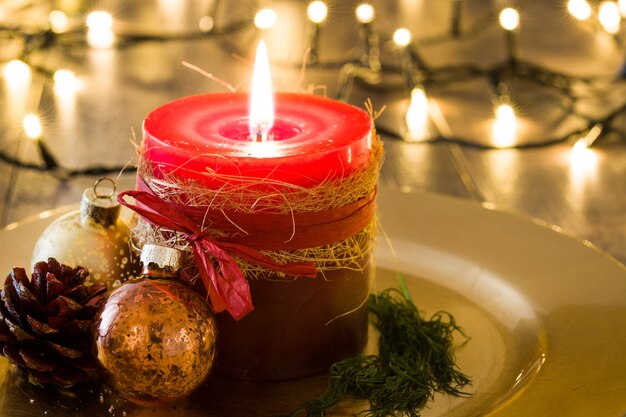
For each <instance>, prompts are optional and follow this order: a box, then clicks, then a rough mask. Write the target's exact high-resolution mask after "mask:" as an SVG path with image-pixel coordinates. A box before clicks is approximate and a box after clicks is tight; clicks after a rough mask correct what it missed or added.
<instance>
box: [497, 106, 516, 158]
mask: <svg viewBox="0 0 626 417" xmlns="http://www.w3.org/2000/svg"><path fill="white" fill-rule="evenodd" d="M492 134H493V143H494V145H495V146H497V147H498V148H507V147H509V146H512V145H514V144H515V139H516V138H517V117H516V116H515V110H513V107H511V105H509V104H500V105H498V107H496V118H495V120H494V122H493V132H492Z"/></svg>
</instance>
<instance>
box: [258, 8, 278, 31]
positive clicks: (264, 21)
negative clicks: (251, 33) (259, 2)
mask: <svg viewBox="0 0 626 417" xmlns="http://www.w3.org/2000/svg"><path fill="white" fill-rule="evenodd" d="M275 24H276V12H275V11H274V10H272V9H270V8H265V9H261V10H259V11H258V12H257V13H256V15H255V16H254V25H255V26H256V27H257V28H258V29H261V30H263V29H269V28H271V27H272V26H274V25H275Z"/></svg>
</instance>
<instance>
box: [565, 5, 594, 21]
mask: <svg viewBox="0 0 626 417" xmlns="http://www.w3.org/2000/svg"><path fill="white" fill-rule="evenodd" d="M567 11H569V12H570V14H571V15H572V16H574V17H575V18H576V19H578V20H587V19H589V17H591V6H590V5H589V2H588V1H587V0H569V1H568V2H567Z"/></svg>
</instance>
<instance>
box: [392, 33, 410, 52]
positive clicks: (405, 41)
mask: <svg viewBox="0 0 626 417" xmlns="http://www.w3.org/2000/svg"><path fill="white" fill-rule="evenodd" d="M411 38H412V36H411V31H410V30H408V29H407V28H400V29H396V31H395V32H393V42H394V43H395V44H396V45H397V46H399V47H402V48H404V47H406V46H409V44H410V43H411Z"/></svg>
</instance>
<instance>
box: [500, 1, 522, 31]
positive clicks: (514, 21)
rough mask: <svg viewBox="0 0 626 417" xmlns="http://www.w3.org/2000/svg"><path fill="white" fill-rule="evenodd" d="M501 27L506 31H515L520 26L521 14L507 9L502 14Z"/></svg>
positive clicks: (509, 8)
mask: <svg viewBox="0 0 626 417" xmlns="http://www.w3.org/2000/svg"><path fill="white" fill-rule="evenodd" d="M499 20H500V26H502V28H503V29H506V30H515V29H517V27H518V26H519V12H518V11H517V10H515V9H514V8H512V7H507V8H506V9H503V10H502V11H501V12H500V19H499Z"/></svg>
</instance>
